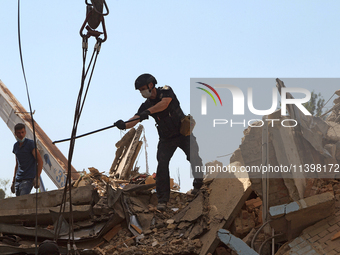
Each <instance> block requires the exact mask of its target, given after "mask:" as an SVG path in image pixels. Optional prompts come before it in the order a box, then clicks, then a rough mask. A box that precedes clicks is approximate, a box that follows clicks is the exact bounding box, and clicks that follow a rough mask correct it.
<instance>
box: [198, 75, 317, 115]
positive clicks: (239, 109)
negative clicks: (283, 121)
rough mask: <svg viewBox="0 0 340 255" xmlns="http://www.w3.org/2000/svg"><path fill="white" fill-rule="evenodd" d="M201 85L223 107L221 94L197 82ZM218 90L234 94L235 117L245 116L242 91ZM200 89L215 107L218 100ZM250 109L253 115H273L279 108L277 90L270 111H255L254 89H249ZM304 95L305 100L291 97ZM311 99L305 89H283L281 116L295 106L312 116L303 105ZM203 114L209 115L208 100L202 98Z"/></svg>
mask: <svg viewBox="0 0 340 255" xmlns="http://www.w3.org/2000/svg"><path fill="white" fill-rule="evenodd" d="M197 83H199V84H202V85H205V86H207V87H208V88H210V89H211V90H212V91H213V92H214V93H215V94H216V95H217V97H218V99H219V100H220V103H221V106H222V101H221V98H220V96H219V94H218V93H217V92H216V90H215V89H214V88H213V87H212V86H210V85H208V84H205V83H203V82H197ZM215 87H216V88H226V89H229V91H230V92H231V94H232V98H233V115H244V101H245V100H244V94H243V92H242V90H241V89H240V88H238V87H236V86H234V85H216V86H215ZM197 88H198V89H201V90H203V91H205V92H206V93H208V94H209V95H210V96H211V98H212V99H213V100H214V102H215V105H217V104H216V100H215V98H214V97H213V95H212V94H211V93H210V92H209V91H207V90H206V89H203V88H200V87H197ZM247 91H248V100H247V103H248V109H249V111H250V112H251V113H253V114H255V115H269V114H271V113H273V112H274V111H275V110H276V107H277V102H278V100H277V95H276V94H277V92H276V91H277V90H276V88H273V89H272V106H271V107H270V109H267V110H258V109H255V107H254V104H253V89H252V88H248V90H247ZM291 92H292V93H302V94H304V95H305V97H304V98H302V99H295V98H292V97H291V96H290V93H291ZM310 98H311V93H310V92H309V91H308V90H307V89H304V88H282V90H281V115H282V116H286V115H287V113H286V106H287V105H295V106H296V107H297V108H298V109H299V110H300V111H302V112H303V113H304V114H305V115H311V114H310V112H308V110H307V109H306V108H305V107H304V106H303V105H302V104H303V103H306V102H308V101H309V100H310ZM201 107H202V108H201V109H202V111H201V114H202V115H206V114H207V104H206V98H204V97H203V96H202V100H201Z"/></svg>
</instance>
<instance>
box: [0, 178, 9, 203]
mask: <svg viewBox="0 0 340 255" xmlns="http://www.w3.org/2000/svg"><path fill="white" fill-rule="evenodd" d="M10 184H11V182H10V180H8V179H0V199H4V198H6V197H11V195H10V194H11V193H10V189H11V188H10V186H9V185H10Z"/></svg>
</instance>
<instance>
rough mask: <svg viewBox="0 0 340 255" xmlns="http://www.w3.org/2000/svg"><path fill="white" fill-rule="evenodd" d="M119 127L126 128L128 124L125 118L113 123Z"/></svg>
mask: <svg viewBox="0 0 340 255" xmlns="http://www.w3.org/2000/svg"><path fill="white" fill-rule="evenodd" d="M113 124H114V125H115V126H116V127H117V128H119V129H120V130H124V129H126V124H125V122H124V121H123V120H118V121H116V122H115V123H113Z"/></svg>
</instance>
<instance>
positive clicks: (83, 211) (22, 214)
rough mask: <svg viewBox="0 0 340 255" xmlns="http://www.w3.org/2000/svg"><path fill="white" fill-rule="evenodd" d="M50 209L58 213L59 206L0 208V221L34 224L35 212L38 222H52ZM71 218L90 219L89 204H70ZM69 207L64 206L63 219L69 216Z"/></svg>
mask: <svg viewBox="0 0 340 255" xmlns="http://www.w3.org/2000/svg"><path fill="white" fill-rule="evenodd" d="M51 211H53V212H56V213H59V211H60V206H56V207H43V208H38V209H37V210H36V209H35V208H29V209H14V210H1V211H0V223H7V224H17V223H20V222H25V224H27V225H30V226H32V225H34V224H35V217H36V213H37V214H38V215H39V219H38V223H39V224H43V225H48V224H53V220H52V216H51ZM72 211H73V218H74V220H75V221H81V220H86V219H90V218H91V217H92V215H93V212H92V206H91V205H74V206H72ZM68 212H69V207H68V206H66V209H65V213H63V216H64V218H65V219H68V217H69V213H68Z"/></svg>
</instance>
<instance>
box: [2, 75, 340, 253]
mask: <svg viewBox="0 0 340 255" xmlns="http://www.w3.org/2000/svg"><path fill="white" fill-rule="evenodd" d="M283 86H284V85H283V83H282V82H281V81H280V80H278V88H279V91H280V88H282V87H283ZM335 93H336V95H338V96H340V90H338V91H336V92H335ZM334 104H335V105H334V107H333V108H332V109H331V110H330V112H331V114H330V115H329V116H328V117H327V118H326V120H323V119H322V118H320V117H313V116H305V115H304V114H303V113H302V112H301V111H300V110H299V109H298V108H296V107H294V106H290V107H289V108H288V112H289V114H290V116H289V117H286V116H281V115H280V112H274V113H273V114H272V115H271V116H269V118H270V119H280V120H284V119H288V118H292V119H294V120H297V121H298V125H297V126H296V127H294V128H285V127H284V126H282V125H273V126H269V128H268V131H267V134H268V141H267V142H263V137H264V130H266V129H265V128H264V127H263V123H261V122H258V123H253V124H252V126H251V127H248V128H247V129H246V130H245V131H244V137H243V138H242V143H241V145H240V146H239V148H238V149H237V150H235V152H234V154H233V156H232V157H231V159H230V165H229V166H230V167H232V168H234V169H236V170H237V171H236V172H238V173H239V172H241V171H240V169H241V168H245V167H248V168H249V169H251V168H253V169H256V168H257V169H258V168H260V167H261V166H263V164H264V163H263V162H265V164H266V165H269V164H270V165H271V166H273V168H274V167H279V168H280V167H281V168H284V167H286V168H287V169H288V168H289V167H290V168H291V169H293V170H294V169H295V170H296V171H289V172H282V171H281V172H273V173H270V174H269V177H271V178H269V179H267V180H268V181H267V180H266V182H267V183H265V182H264V178H263V179H262V176H261V174H260V175H259V174H258V173H257V172H251V171H250V172H247V173H243V174H240V175H238V174H236V173H235V174H234V173H233V174H230V173H229V175H228V176H226V175H224V173H214V174H211V175H209V176H206V177H205V179H204V182H203V187H202V188H201V189H200V191H199V192H198V193H197V194H196V195H195V196H193V195H191V193H190V192H188V193H187V194H184V193H181V192H179V186H178V184H176V183H174V182H173V180H171V188H172V191H171V195H170V201H169V202H168V204H167V209H166V210H165V211H164V212H161V211H159V210H157V207H156V206H157V196H156V193H155V179H156V176H155V175H154V174H153V175H150V174H149V173H143V174H141V173H139V171H138V168H136V167H134V161H135V159H136V153H138V151H139V150H140V148H141V141H140V140H139V137H140V136H141V132H142V128H141V127H139V128H138V129H137V130H133V131H131V132H128V133H127V134H126V135H125V136H124V137H123V139H122V140H121V141H119V142H118V143H117V144H116V147H117V152H116V157H115V159H114V161H113V164H112V167H111V170H110V174H109V176H105V175H104V173H103V172H100V171H99V170H97V169H95V168H89V172H86V171H83V173H81V174H80V177H79V179H78V180H76V181H74V182H73V187H72V189H71V194H72V207H73V229H74V236H75V242H76V245H77V247H78V249H79V253H80V254H100V255H109V254H125V255H128V254H178V255H180V254H200V255H205V254H210V255H222V254H223V255H235V254H254V255H255V254H271V253H272V252H271V251H272V248H273V249H274V250H275V252H276V254H277V255H288V254H302V255H303V254H338V253H340V249H339V247H340V178H339V173H340V168H339V162H340V120H339V119H340V117H339V116H340V108H338V105H340V97H338V98H336V99H335V100H334ZM278 123H279V122H278ZM264 144H266V145H267V146H268V150H267V151H268V155H267V157H266V158H265V157H264V155H265V153H263V151H262V150H263V147H264ZM215 165H216V166H217V165H218V166H221V165H222V163H220V162H217V161H212V162H209V163H207V165H206V166H215ZM294 167H295V168H294ZM302 168H304V169H303V170H304V171H299V170H300V169H302ZM307 168H308V169H307ZM307 170H308V171H307ZM265 185H267V186H266V187H267V188H266V189H264V188H263V186H264V187H265ZM62 196H63V190H62V189H61V190H56V191H50V192H44V193H39V194H38V196H37V199H36V198H35V195H34V194H32V195H25V196H21V197H16V198H8V199H3V200H1V207H0V233H1V235H0V254H16V253H20V252H21V253H27V254H34V250H33V246H34V244H33V243H34V241H33V239H34V237H35V235H36V229H35V228H34V226H35V215H36V209H35V205H36V204H37V205H38V206H37V208H38V209H37V214H38V219H39V220H38V229H37V236H38V239H39V240H40V241H43V240H45V239H53V238H54V237H55V234H56V230H57V229H58V228H57V226H58V224H59V226H61V228H60V233H59V238H58V244H59V245H60V247H61V248H62V253H65V254H66V253H67V250H66V244H67V240H68V236H69V225H68V224H69V223H68V222H69V218H70V214H69V201H66V204H67V203H68V205H66V207H65V208H66V209H65V212H62V213H61V217H60V214H59V212H60V207H61V201H62ZM58 219H59V221H58ZM58 222H59V223H58ZM273 239H274V240H275V241H274V242H273V247H271V245H272V244H271V241H272V240H273Z"/></svg>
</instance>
